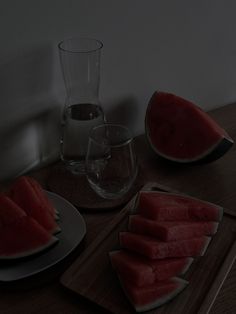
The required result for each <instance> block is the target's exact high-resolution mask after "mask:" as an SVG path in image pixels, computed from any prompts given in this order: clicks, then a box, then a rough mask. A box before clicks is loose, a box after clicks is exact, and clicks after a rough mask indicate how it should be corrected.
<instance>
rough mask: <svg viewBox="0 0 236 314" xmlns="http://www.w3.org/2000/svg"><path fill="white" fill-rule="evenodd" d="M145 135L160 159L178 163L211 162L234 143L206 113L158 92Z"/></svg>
mask: <svg viewBox="0 0 236 314" xmlns="http://www.w3.org/2000/svg"><path fill="white" fill-rule="evenodd" d="M145 126H146V135H147V139H148V142H149V143H150V145H151V147H152V148H153V150H154V151H155V152H156V153H157V154H158V155H159V156H161V157H163V158H165V159H167V160H171V161H175V162H179V163H194V162H195V163H196V162H210V161H213V160H216V159H217V158H220V157H221V156H223V155H224V154H225V153H226V152H227V151H228V150H229V149H230V147H231V146H232V145H233V143H234V141H233V140H232V138H231V137H230V136H229V134H227V132H226V131H225V130H224V129H223V128H222V127H220V126H219V125H218V124H217V122H216V121H215V120H213V119H212V118H211V117H210V116H209V115H208V114H207V113H206V112H204V111H203V110H202V109H201V108H199V107H198V106H196V105H195V104H194V103H192V102H190V101H188V100H186V99H184V98H182V97H179V96H176V95H174V94H171V93H165V92H155V93H154V94H153V95H152V97H151V99H150V101H149V104H148V107H147V110H146V117H145Z"/></svg>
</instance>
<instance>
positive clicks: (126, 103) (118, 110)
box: [105, 96, 139, 131]
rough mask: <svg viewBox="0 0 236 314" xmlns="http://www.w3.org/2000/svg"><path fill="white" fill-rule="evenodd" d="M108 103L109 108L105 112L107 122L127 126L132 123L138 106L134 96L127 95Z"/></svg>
mask: <svg viewBox="0 0 236 314" xmlns="http://www.w3.org/2000/svg"><path fill="white" fill-rule="evenodd" d="M110 105H111V106H110V108H111V109H107V110H106V112H105V114H106V118H107V122H110V123H119V124H123V125H125V126H127V127H130V125H133V122H134V120H135V118H134V117H136V116H137V111H138V108H139V107H138V104H137V100H136V99H135V97H132V96H129V97H126V98H123V99H120V100H117V101H116V102H114V101H112V103H111V104H110ZM131 131H133V130H131Z"/></svg>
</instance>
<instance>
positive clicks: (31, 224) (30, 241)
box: [0, 216, 58, 259]
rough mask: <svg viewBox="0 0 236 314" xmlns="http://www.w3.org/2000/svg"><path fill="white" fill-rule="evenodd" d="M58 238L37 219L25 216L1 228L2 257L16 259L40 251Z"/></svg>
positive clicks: (0, 245)
mask: <svg viewBox="0 0 236 314" xmlns="http://www.w3.org/2000/svg"><path fill="white" fill-rule="evenodd" d="M57 241H58V239H57V238H56V237H54V236H52V235H51V234H50V233H49V232H47V231H46V230H45V229H44V228H43V227H42V226H41V225H40V224H39V223H38V222H37V221H36V220H35V219H33V218H31V217H29V216H23V217H21V218H19V219H18V220H16V221H15V222H14V223H11V224H10V225H7V226H5V227H3V228H1V229H0V259H16V258H21V257H26V256H30V255H32V254H35V253H39V252H41V251H43V250H45V249H46V248H49V247H50V246H52V245H53V244H55V243H56V242H57Z"/></svg>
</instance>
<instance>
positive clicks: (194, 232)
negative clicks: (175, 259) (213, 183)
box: [129, 215, 219, 241]
mask: <svg viewBox="0 0 236 314" xmlns="http://www.w3.org/2000/svg"><path fill="white" fill-rule="evenodd" d="M218 225H219V223H218V222H215V221H201V222H200V221H177V222H175V221H160V222H158V221H155V220H151V219H146V218H144V217H142V216H140V215H130V217H129V231H131V232H135V233H139V234H145V235H150V236H154V237H157V238H158V239H159V240H161V241H177V240H184V239H189V238H194V237H200V236H203V235H213V234H215V233H216V231H217V229H218Z"/></svg>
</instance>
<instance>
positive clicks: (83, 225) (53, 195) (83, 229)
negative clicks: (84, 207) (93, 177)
mask: <svg viewBox="0 0 236 314" xmlns="http://www.w3.org/2000/svg"><path fill="white" fill-rule="evenodd" d="M43 191H44V192H45V193H46V195H47V196H48V198H49V200H50V201H51V202H52V203H53V205H54V199H55V200H56V201H60V202H62V206H63V203H64V204H66V205H67V206H68V207H70V208H71V210H73V212H74V213H76V215H77V217H78V218H79V220H80V224H81V225H80V229H81V235H80V236H79V240H77V242H76V243H73V245H72V246H71V247H70V248H69V249H68V251H66V252H64V253H63V254H61V256H59V257H57V258H56V259H55V260H53V261H50V262H49V263H48V264H47V265H43V266H42V267H38V269H34V270H32V271H29V273H27V272H25V273H24V274H22V275H18V276H15V277H14V276H13V277H14V278H10V276H9V278H1V268H2V267H1V266H0V282H2V283H4V282H5V283H7V282H16V281H19V280H22V279H26V278H29V277H32V276H34V275H36V274H39V273H41V272H43V271H45V270H47V269H49V268H51V267H53V266H55V265H56V264H58V263H59V262H61V261H62V260H63V259H65V258H66V257H67V256H68V255H69V254H70V253H71V252H72V251H73V250H75V248H76V247H77V246H78V245H79V244H80V243H81V242H82V240H83V239H84V237H85V235H86V233H87V227H86V223H85V220H84V218H83V216H82V215H81V214H80V212H79V210H78V209H77V208H76V207H75V206H74V205H73V204H72V203H70V202H69V201H68V200H67V199H65V198H64V197H62V196H60V195H58V194H56V193H54V192H51V191H48V190H43ZM55 208H56V210H57V211H58V212H59V215H60V214H61V211H62V209H61V208H57V207H56V206H55ZM59 223H60V218H59ZM60 228H61V229H62V228H63V227H62V225H60ZM62 232H63V230H61V232H60V233H59V234H58V235H59V237H60V236H61V234H62ZM53 236H55V237H57V235H53ZM59 237H58V243H57V244H56V245H55V246H54V245H53V246H52V247H51V248H48V250H47V252H45V251H42V254H43V253H45V254H47V253H48V252H52V251H53V250H55V249H56V248H57V247H58V246H57V245H59V244H60V240H61V239H60V238H59ZM32 257H33V256H32ZM29 258H30V256H29ZM40 258H41V253H39V255H38V256H37V257H36V260H37V261H38V259H40ZM8 260H9V261H10V262H12V261H13V259H12V260H10V259H8ZM19 260H20V259H19ZM4 262H6V261H5V260H4ZM15 262H17V260H16V259H14V263H15ZM27 262H29V263H31V262H32V263H35V260H32V261H30V260H28V258H27V257H26V260H25V261H23V260H21V265H24V264H25V263H27ZM17 267H19V264H17V265H12V266H11V265H10V266H9V267H8V268H7V270H8V271H10V269H11V268H12V269H15V268H17ZM2 271H4V270H2ZM19 271H21V270H19Z"/></svg>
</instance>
